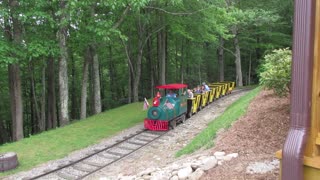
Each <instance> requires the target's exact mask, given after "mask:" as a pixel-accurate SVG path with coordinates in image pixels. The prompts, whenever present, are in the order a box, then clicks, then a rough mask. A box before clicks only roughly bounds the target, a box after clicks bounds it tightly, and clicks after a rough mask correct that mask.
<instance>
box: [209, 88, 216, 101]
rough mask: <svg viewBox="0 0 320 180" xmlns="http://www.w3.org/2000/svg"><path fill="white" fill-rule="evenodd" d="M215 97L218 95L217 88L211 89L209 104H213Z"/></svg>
mask: <svg viewBox="0 0 320 180" xmlns="http://www.w3.org/2000/svg"><path fill="white" fill-rule="evenodd" d="M215 95H216V88H211V89H210V91H209V103H212V102H213V100H214V97H215Z"/></svg>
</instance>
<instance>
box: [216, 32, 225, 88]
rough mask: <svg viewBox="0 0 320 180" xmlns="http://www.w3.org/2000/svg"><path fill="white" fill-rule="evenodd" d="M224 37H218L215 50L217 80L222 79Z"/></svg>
mask: <svg viewBox="0 0 320 180" xmlns="http://www.w3.org/2000/svg"><path fill="white" fill-rule="evenodd" d="M223 46H224V39H223V38H222V37H220V41H219V47H218V50H217V54H218V62H219V81H220V82H222V81H224V49H223Z"/></svg>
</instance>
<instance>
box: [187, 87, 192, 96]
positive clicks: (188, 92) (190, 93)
mask: <svg viewBox="0 0 320 180" xmlns="http://www.w3.org/2000/svg"><path fill="white" fill-rule="evenodd" d="M187 95H188V98H193V93H192V91H191V89H188V90H187Z"/></svg>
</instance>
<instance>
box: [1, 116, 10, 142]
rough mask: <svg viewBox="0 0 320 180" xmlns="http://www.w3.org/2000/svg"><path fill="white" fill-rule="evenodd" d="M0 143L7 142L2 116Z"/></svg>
mask: <svg viewBox="0 0 320 180" xmlns="http://www.w3.org/2000/svg"><path fill="white" fill-rule="evenodd" d="M0 132H1V133H0V145H1V144H3V143H6V142H8V140H9V139H8V135H7V130H6V128H5V126H4V122H3V120H2V118H1V119H0Z"/></svg>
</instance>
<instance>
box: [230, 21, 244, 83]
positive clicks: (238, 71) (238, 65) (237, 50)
mask: <svg viewBox="0 0 320 180" xmlns="http://www.w3.org/2000/svg"><path fill="white" fill-rule="evenodd" d="M232 33H233V35H234V38H233V45H234V48H235V56H236V60H235V64H236V75H237V76H236V80H237V86H239V87H241V86H243V82H242V70H241V52H240V45H239V39H238V29H237V27H236V26H234V27H233V28H232Z"/></svg>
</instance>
